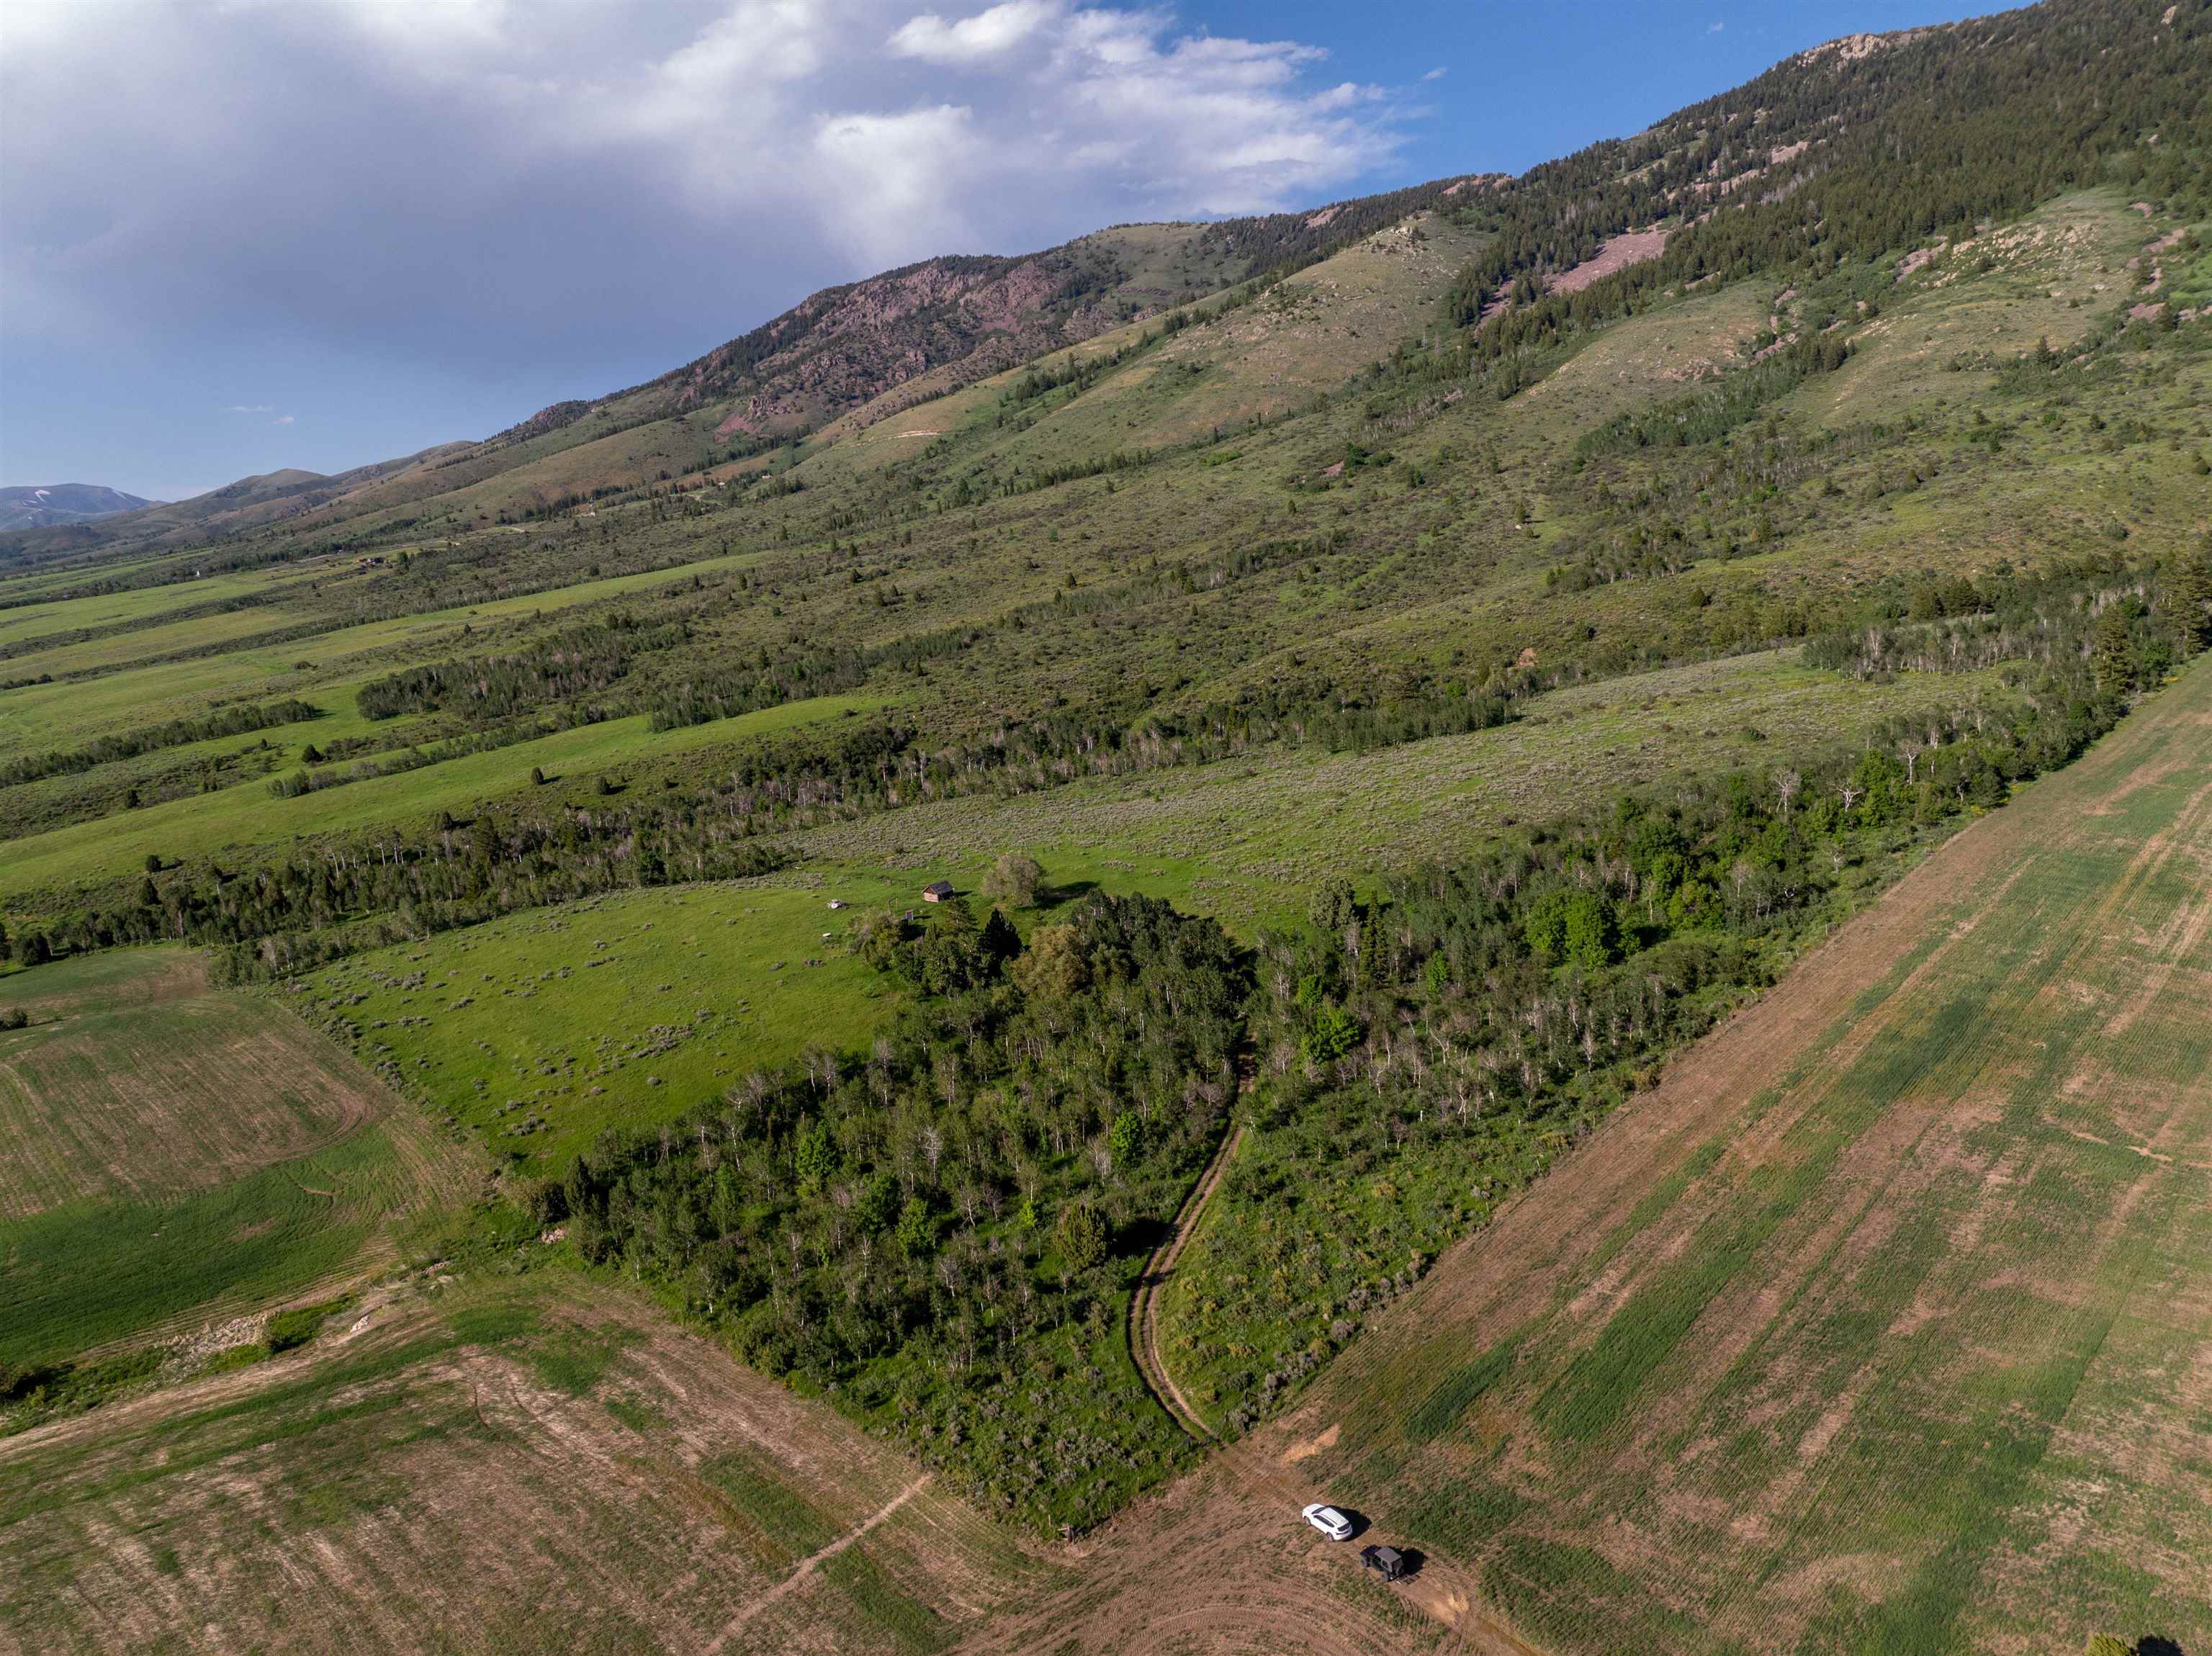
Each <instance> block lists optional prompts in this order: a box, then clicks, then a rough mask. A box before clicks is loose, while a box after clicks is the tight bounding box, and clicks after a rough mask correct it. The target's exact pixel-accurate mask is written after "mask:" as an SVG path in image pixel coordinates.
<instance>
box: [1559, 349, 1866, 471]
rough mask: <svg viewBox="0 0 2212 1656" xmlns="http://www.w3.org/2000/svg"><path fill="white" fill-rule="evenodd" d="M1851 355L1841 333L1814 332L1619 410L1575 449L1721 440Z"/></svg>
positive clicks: (1588, 455)
mask: <svg viewBox="0 0 2212 1656" xmlns="http://www.w3.org/2000/svg"><path fill="white" fill-rule="evenodd" d="M1849 360H1850V344H1849V343H1848V342H1847V341H1846V340H1845V339H1844V337H1843V336H1841V335H1840V334H1814V335H1813V336H1812V337H1809V338H1805V339H1800V340H1798V341H1797V342H1796V343H1794V344H1791V345H1789V346H1787V347H1785V348H1784V349H1780V350H1778V351H1776V352H1775V353H1774V354H1773V355H1771V356H1769V357H1767V358H1766V359H1765V361H1762V362H1759V363H1757V364H1755V365H1754V366H1753V367H1748V368H1746V369H1744V370H1742V371H1741V373H1732V374H1729V376H1727V377H1726V378H1725V379H1723V380H1722V381H1721V382H1720V384H1719V385H1714V386H1710V387H1708V388H1706V389H1705V390H1701V391H1692V392H1691V393H1690V394H1689V395H1688V396H1686V397H1674V398H1673V399H1672V400H1670V401H1668V402H1663V403H1648V404H1645V405H1644V406H1643V407H1640V408H1636V409H1631V410H1630V411H1629V412H1627V413H1626V414H1621V415H1616V416H1614V417H1613V418H1612V419H1610V420H1608V421H1607V422H1605V423H1604V424H1603V425H1601V426H1600V427H1598V428H1597V429H1596V430H1595V431H1592V432H1589V433H1588V434H1585V435H1584V436H1583V439H1582V440H1581V442H1580V443H1579V444H1577V447H1576V453H1577V455H1578V456H1579V457H1580V458H1583V459H1584V460H1589V459H1593V458H1596V457H1597V456H1599V455H1602V454H1620V453H1625V452H1627V451H1629V450H1631V449H1639V448H1689V447H1692V446H1695V445H1697V444H1699V443H1711V442H1717V441H1718V440H1720V439H1722V438H1723V437H1725V436H1727V435H1728V434H1729V433H1730V432H1732V431H1734V430H1735V429H1736V428H1737V427H1739V426H1742V425H1745V424H1747V423H1749V422H1751V421H1753V420H1754V419H1756V418H1757V417H1758V416H1759V410H1760V409H1763V408H1765V406H1766V405H1767V404H1768V403H1771V402H1774V401H1775V400H1776V399H1777V398H1778V397H1784V396H1786V395H1787V394H1788V393H1789V392H1790V391H1795V390H1796V388H1797V387H1798V386H1799V385H1803V384H1804V383H1805V381H1806V380H1808V379H1811V378H1813V377H1814V375H1816V374H1823V373H1834V372H1835V371H1836V370H1837V369H1838V368H1840V367H1843V366H1844V363H1845V362H1846V361H1849Z"/></svg>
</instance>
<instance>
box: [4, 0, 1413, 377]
mask: <svg viewBox="0 0 2212 1656" xmlns="http://www.w3.org/2000/svg"><path fill="white" fill-rule="evenodd" d="M1325 70H1326V64H1325V54H1323V53H1322V52H1319V51H1318V50H1316V49H1315V48H1314V47H1313V46H1311V45H1308V44H1305V43H1303V42H1299V41H1296V40H1273V41H1269V40H1257V39H1234V38H1225V37H1216V36H1212V35H1207V34H1205V33H1199V32H1196V31H1194V30H1193V29H1191V28H1190V27H1187V26H1186V25H1184V24H1183V23H1182V22H1181V21H1178V19H1177V18H1176V15H1175V14H1174V13H1173V12H1172V11H1171V10H1169V9H1163V8H1158V7H1152V6H1144V7H1139V6H1136V5H1126V4H1082V3H1077V0H1002V3H999V4H994V5H991V6H988V7H982V8H974V9H969V8H966V7H962V6H958V5H951V6H948V5H946V4H945V0H939V3H938V5H937V6H935V7H932V8H927V9H926V8H925V7H924V6H923V5H921V4H918V3H916V0H663V3H659V4H656V5H653V6H649V7H623V8H614V7H599V6H574V5H547V4H526V3H522V0H441V3H439V4H435V5H428V4H417V3H408V0H385V3H370V0H361V3H349V4H344V5H298V4H285V3H268V0H262V3H256V0H233V3H230V4H227V5H221V6H213V7H192V8H185V7H179V6H175V5H172V4H166V3H158V0H149V3H138V0H118V3H114V4H105V5H100V6H96V7H94V6H84V5H80V4H76V3H69V0H61V3H52V0H12V3H11V4H10V5H9V24H8V27H7V28H6V30H5V31H4V32H0V77H4V79H0V84H5V85H7V86H8V87H9V97H8V98H7V100H5V101H4V106H0V146H4V148H5V150H6V152H7V154H8V155H9V157H10V161H11V164H10V167H9V210H8V213H7V215H6V216H5V221H4V224H0V282H4V283H5V286H6V291H7V292H8V293H9V305H8V307H7V315H6V318H5V319H4V326H5V327H6V328H7V329H8V331H9V332H10V333H12V334H15V335H16V336H18V337H33V338H39V339H44V340H59V339H63V338H66V337H72V336H75V335H82V334H87V333H91V334H97V335H100V336H103V337H109V338H112V339H113V340H115V341H117V342H118V343H131V342H134V341H149V340H151V341H158V340H160V339H161V338H163V337H171V336H174V335H177V334H179V333H180V332H189V333H191V334H194V335H195V336H196V337H203V338H212V337H219V336H221V335H222V332H223V331H226V330H227V331H230V333H231V334H233V335H234V336H238V337H249V336H250V337H253V338H254V339H256V340H259V341H267V340H272V339H273V340H289V339H303V340H307V341H309V342H313V343H317V344H319V345H324V346H328V347H331V348H332V349H375V350H377V351H380V352H382V353H386V354H393V353H405V352H414V353H416V354H417V355H418V357H419V359H420V360H422V361H435V362H436V363H438V364H439V365H440V366H441V368H444V369H453V368H454V367H463V368H466V369H468V370H469V371H471V372H489V373H495V374H497V375H502V376H507V377H512V378H513V379H516V380H517V381H518V382H530V381H531V380H532V375H533V374H538V375H540V376H541V377H542V371H543V368H544V364H545V362H546V361H548V360H549V357H555V358H557V359H558V360H560V361H568V362H586V363H596V362H599V361H614V360H617V359H619V360H622V361H626V362H634V361H644V362H653V361H659V362H661V363H663V364H664V365H665V364H666V363H671V362H673V361H679V360H681V358H682V357H683V356H684V355H688V354H689V353H690V352H691V351H694V350H696V349H704V348H705V347H707V346H709V345H712V344H714V343H717V342H719V341H720V339H722V338H724V337H728V336H729V335H731V334H733V333H735V332H737V331H740V330H741V329H742V328H744V327H745V326H748V325H750V324H752V323H754V322H756V321H758V320H760V319H762V318H764V317H765V316H767V315H769V314H770V313H772V312H774V311H775V310H776V309H779V308H781V306H784V305H787V304H789V303H791V302H792V301H793V300H796V299H797V298H799V297H800V296H801V295H803V294H805V292H806V291H808V290H810V289H811V288H815V287H818V286H821V285H823V284H824V283H826V282H832V281H839V280H846V279H850V278H852V277H854V276H860V275H864V274H866V273H868V272H870V271H872V270H875V269H878V268H880V267H882V266H884V265H888V264H898V263H903V262H906V261H908V260H911V259H915V258H923V257H926V256H927V255H930V254H933V253H940V252H987V251H997V252H1017V251H1026V250H1028V249H1030V248H1033V247H1036V246H1046V245H1049V244H1050V243H1052V242H1054V241H1057V240H1062V239H1064V238H1066V237H1067V236H1070V235H1073V234H1080V233H1081V232H1083V231H1085V230H1086V229H1091V228H1094V227H1097V226H1099V225H1103V224H1107V223H1112V222H1116V221H1127V220H1131V219H1140V218H1155V217H1168V216H1197V215H1221V214H1234V213H1243V212H1254V211H1264V210H1271V209H1280V208H1285V207H1291V206H1297V205H1302V204H1305V203H1316V202H1318V201H1321V200H1325V199H1328V197H1331V196H1332V195H1341V194H1345V193H1348V192H1349V191H1351V190H1352V189H1353V188H1355V187H1357V186H1358V185H1361V184H1362V183H1364V182H1365V181H1367V180H1368V179H1369V178H1370V176H1371V175H1372V174H1373V173H1375V172H1376V170H1377V169H1378V168H1380V167H1382V166H1383V165H1384V164H1385V163H1387V162H1388V161H1389V160H1390V158H1391V157H1392V155H1394V154H1395V149H1396V147H1397V143H1398V137H1397V134H1398V130H1399V124H1400V123H1401V121H1402V120H1403V119H1404V118H1406V116H1407V107H1406V106H1405V105H1404V104H1403V102H1402V100H1401V99H1400V98H1399V97H1398V96H1397V94H1395V93H1393V92H1391V91H1389V90H1387V89H1383V88H1373V87H1367V86H1361V85H1355V84H1349V83H1341V82H1330V81H1329V80H1328V77H1327V76H1326V73H1325ZM88 109H89V110H97V111H99V112H100V118H99V119H98V120H96V121H88V120H87V119H85V118H84V112H85V111H87V110H88ZM240 406H241V407H246V405H240ZM250 411H252V412H255V413H259V412H264V410H263V409H259V408H258V407H254V408H251V409H250Z"/></svg>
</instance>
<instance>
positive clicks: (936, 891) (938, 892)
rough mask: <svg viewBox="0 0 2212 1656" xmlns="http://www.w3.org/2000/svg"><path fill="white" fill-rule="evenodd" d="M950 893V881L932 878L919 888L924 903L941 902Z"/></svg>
mask: <svg viewBox="0 0 2212 1656" xmlns="http://www.w3.org/2000/svg"><path fill="white" fill-rule="evenodd" d="M951 895H952V882H951V881H950V880H932V881H931V882H930V883H928V884H927V885H926V886H924V887H922V889H921V900H922V901H924V902H926V903H941V902H943V901H945V899H946V898H947V897H950V896H951Z"/></svg>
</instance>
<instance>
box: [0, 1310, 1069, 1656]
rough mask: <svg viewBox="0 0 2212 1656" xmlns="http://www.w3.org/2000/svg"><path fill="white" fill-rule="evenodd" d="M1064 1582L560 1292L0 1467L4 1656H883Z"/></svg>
mask: <svg viewBox="0 0 2212 1656" xmlns="http://www.w3.org/2000/svg"><path fill="white" fill-rule="evenodd" d="M1061 1574H1062V1572H1061V1570H1060V1567H1058V1566H1056V1565H1054V1564H1052V1563H1049V1562H1045V1561H1043V1560H1041V1559H1039V1558H1036V1557H1034V1556H1031V1555H1030V1553H1028V1552H1025V1551H1024V1550H1021V1548H1019V1547H1018V1546H1017V1545H1014V1544H1012V1542H1011V1540H1010V1538H1009V1536H1008V1534H1007V1533H1006V1532H1004V1531H1002V1530H1001V1529H1000V1528H999V1527H998V1526H994V1525H991V1524H989V1523H988V1522H987V1521H986V1520H983V1519H982V1518H981V1517H980V1516H978V1515H977V1514H976V1513H974V1512H973V1511H972V1510H971V1509H970V1508H969V1507H966V1506H965V1505H963V1504H962V1503H960V1502H957V1501H953V1500H951V1499H950V1498H949V1497H946V1496H945V1495H940V1494H939V1492H938V1491H937V1490H936V1489H934V1488H933V1484H932V1481H931V1480H930V1479H929V1478H928V1477H926V1476H923V1475H922V1474H921V1473H920V1472H918V1471H917V1470H916V1469H915V1467H914V1465H912V1464H911V1463H910V1462H908V1461H907V1460H906V1459H903V1458H902V1457H901V1456H899V1455H898V1454H896V1453H894V1452H892V1451H890V1450H889V1449H886V1448H879V1447H877V1446H875V1445H874V1444H872V1443H871V1442H869V1441H867V1440H866V1439H865V1438H862V1437H860V1436H859V1435H856V1434H855V1433H854V1432H853V1430H852V1429H850V1428H849V1427H848V1426H847V1425H845V1424H844V1423H843V1422H842V1421H840V1420H838V1419H837V1417H836V1416H835V1415H834V1414H832V1413H831V1412H830V1411H829V1410H828V1409H827V1408H825V1407H823V1406H822V1405H819V1404H811V1403H808V1402H806V1401H805V1400H803V1399H801V1398H797V1397H795V1396H793V1394H792V1393H790V1392H787V1391H786V1390H784V1389H783V1388H782V1387H781V1386H777V1385H775V1384H774V1383H773V1382H771V1381H769V1380H763V1379H761V1378H759V1377H758V1376H757V1375H754V1374H750V1373H748V1372H747V1371H745V1370H744V1369H742V1368H738V1366H737V1365H736V1364H734V1363H732V1362H731V1361H730V1360H729V1359H728V1358H727V1357H726V1356H724V1355H723V1354H722V1353H720V1351H718V1350H715V1349H714V1347H712V1346H711V1345H708V1344H706V1343H704V1342H702V1341H700V1340H697V1339H695V1338H691V1337H690V1336H688V1335H685V1334H682V1333H679V1332H678V1331H675V1330H673V1329H672V1328H671V1327H670V1326H669V1325H667V1324H666V1323H665V1320H664V1319H663V1318H662V1317H661V1315H660V1313H659V1312H658V1310H657V1309H656V1308H655V1307H653V1306H651V1305H650V1304H648V1303H647V1302H645V1301H641V1300H636V1299H633V1298H631V1297H630V1296H629V1295H624V1294H623V1293H621V1292H619V1291H617V1290H614V1289H607V1288H605V1287H598V1286H593V1285H592V1284H590V1283H584V1282H582V1281H580V1280H578V1279H576V1278H574V1277H571V1276H569V1275H568V1274H567V1273H565V1272H558V1271H554V1272H547V1273H542V1274H538V1275H533V1276H531V1277H526V1278H525V1279H523V1280H521V1281H519V1282H516V1281H509V1282H507V1283H485V1282H481V1281H479V1282H476V1283H460V1284H458V1285H449V1283H447V1280H445V1279H441V1278H440V1277H438V1276H436V1275H435V1274H426V1275H418V1276H416V1277H409V1278H405V1279H403V1280H401V1281H400V1282H399V1283H397V1284H394V1285H388V1286H387V1287H386V1288H385V1289H379V1290H375V1291H374V1292H373V1293H372V1294H371V1295H370V1296H369V1298H368V1300H367V1301H364V1302H363V1306H362V1309H361V1310H360V1311H359V1312H358V1313H349V1317H348V1319H347V1321H346V1325H344V1326H343V1327H341V1328H338V1329H337V1330H336V1331H333V1332H331V1333H327V1334H325V1337H324V1338H322V1339H320V1340H318V1341H317V1342H316V1343H315V1344H313V1346H311V1347H309V1348H308V1349H307V1350H304V1351H301V1352H299V1353H295V1354H292V1355H289V1356H283V1357H279V1358H276V1359H273V1360H271V1361H269V1362H264V1363H261V1364H258V1365H256V1366H255V1367H253V1368H250V1369H246V1370H241V1371H239V1372H237V1373H234V1374H227V1375H221V1376H217V1377H215V1378H212V1379H210V1380H203V1381H199V1382H196V1383H194V1384H192V1385H190V1386H184V1387H180V1388H177V1389H174V1390H172V1391H168V1392H161V1393H157V1394H155V1395H152V1396H149V1397H147V1398H140V1399H138V1400H137V1401H136V1402H132V1403H126V1404H119V1405H117V1406H115V1407H113V1408H110V1409H105V1410H98V1411H95V1412H94V1413H92V1414H89V1415H85V1416H79V1417H77V1418H76V1419H73V1420H64V1421H59V1422H53V1423H52V1424H49V1425H47V1426H45V1427H42V1428H39V1429H34V1430H33V1431H30V1432H27V1433H23V1434H21V1435H18V1436H16V1437H15V1438H12V1439H9V1440H5V1441H0V1584H4V1585H0V1650H9V1651H23V1652H33V1651H39V1652H52V1651H77V1650H86V1651H95V1650H131V1651H206V1652H234V1651H244V1650H257V1651H264V1652H272V1653H274V1652H333V1653H339V1652H342V1653H345V1656H368V1653H375V1652H394V1653H398V1652H406V1653H416V1652H422V1651H460V1650H468V1651H475V1652H498V1653H532V1652H548V1653H550V1652H556V1651H557V1652H562V1653H607V1656H614V1653H626V1652H634V1651H639V1650H653V1649H668V1650H685V1651H714V1652H726V1653H731V1656H737V1653H743V1652H786V1651H789V1652H823V1653H828V1652H839V1653H844V1652H863V1653H874V1652H882V1653H902V1652H910V1651H926V1650H933V1649H939V1648H941V1647H944V1646H945V1644H947V1643H948V1642H950V1641H951V1637H952V1636H953V1635H954V1634H955V1633H956V1632H957V1629H958V1628H959V1627H960V1625H961V1624H962V1623H964V1622H968V1621H971V1620H973V1619H974V1618H975V1617H977V1616H979V1615H981V1614H982V1613H984V1612H986V1611H988V1610H990V1609H991V1608H993V1607H994V1606H997V1605H1000V1604H1005V1603H1007V1602H1009V1601H1010V1600H1012V1599H1014V1598H1018V1597H1021V1596H1023V1595H1027V1594H1033V1593H1038V1592H1045V1591H1048V1589H1050V1588H1051V1587H1052V1586H1054V1585H1055V1584H1056V1582H1057V1580H1059V1578H1060V1575H1061Z"/></svg>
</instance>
